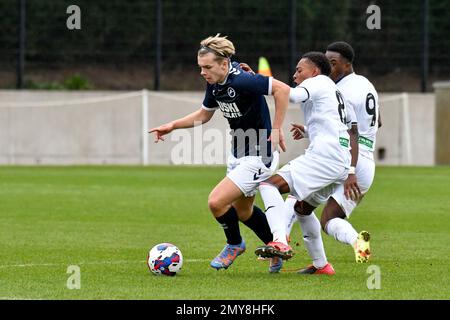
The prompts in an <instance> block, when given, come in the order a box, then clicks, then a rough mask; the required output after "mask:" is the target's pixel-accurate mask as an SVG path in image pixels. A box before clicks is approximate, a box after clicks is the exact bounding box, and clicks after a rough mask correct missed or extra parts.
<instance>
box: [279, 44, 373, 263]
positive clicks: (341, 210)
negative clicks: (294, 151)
mask: <svg viewBox="0 0 450 320" xmlns="http://www.w3.org/2000/svg"><path fill="white" fill-rule="evenodd" d="M325 55H326V56H327V58H328V59H329V61H330V63H331V66H332V70H331V74H330V78H331V79H332V80H333V81H334V82H335V83H336V85H337V87H338V88H339V90H340V91H341V92H342V94H343V96H344V99H345V103H346V105H347V106H350V107H352V108H353V110H354V112H355V115H356V119H351V121H352V122H353V123H355V122H357V123H358V133H359V137H358V143H359V156H358V161H357V165H356V168H350V172H349V177H351V176H353V175H355V174H356V178H357V182H358V185H359V187H360V191H361V194H362V196H364V194H365V193H367V191H368V190H369V188H370V186H371V185H372V182H373V178H374V175H375V162H374V156H373V151H374V149H375V142H376V133H377V131H378V128H379V127H380V126H381V121H380V118H379V106H378V94H377V91H376V90H375V88H374V86H373V85H372V83H370V81H369V80H367V79H366V78H365V77H363V76H361V75H357V74H355V73H354V71H353V65H352V63H353V59H354V50H353V48H352V47H351V46H350V45H349V44H348V43H346V42H334V43H332V44H330V45H329V46H328V47H327V51H326V53H325ZM296 128H297V129H296V131H295V132H294V139H299V138H302V137H303V136H304V135H303V134H302V132H301V131H300V130H302V129H303V126H300V125H296ZM357 198H358V200H356V199H355V197H353V196H352V195H345V194H344V186H343V185H340V186H338V187H337V188H336V190H335V192H334V193H333V195H332V196H331V197H330V199H329V200H328V201H327V204H326V206H325V208H324V210H323V212H322V216H321V219H320V222H321V225H322V228H323V230H324V231H325V233H327V234H328V235H330V236H333V237H334V238H335V239H336V240H338V241H339V242H342V243H345V244H348V245H351V246H352V247H353V249H354V252H355V260H356V262H359V263H362V262H367V261H368V260H369V258H370V244H369V240H370V234H369V233H368V232H367V231H361V232H360V233H358V232H357V231H356V230H355V229H354V228H353V226H352V225H351V224H350V223H349V222H348V221H347V220H346V218H349V217H350V215H351V213H352V211H353V210H354V209H355V207H356V206H357V205H358V203H359V201H360V200H361V198H362V197H357ZM295 202H296V200H295V199H293V198H291V197H290V198H289V199H287V200H286V203H287V206H288V207H289V208H290V210H291V215H293V216H295V210H294V205H295ZM292 221H295V220H291V223H290V224H289V226H288V233H290V229H291V228H292Z"/></svg>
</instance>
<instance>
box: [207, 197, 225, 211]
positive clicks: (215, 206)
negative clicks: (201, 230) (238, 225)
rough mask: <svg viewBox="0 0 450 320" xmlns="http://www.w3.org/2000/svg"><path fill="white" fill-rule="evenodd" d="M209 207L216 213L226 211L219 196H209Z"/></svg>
mask: <svg viewBox="0 0 450 320" xmlns="http://www.w3.org/2000/svg"><path fill="white" fill-rule="evenodd" d="M208 207H209V210H210V211H211V212H212V213H213V214H214V215H217V214H221V213H222V212H223V211H224V210H223V208H224V205H223V203H222V201H220V199H219V198H217V197H209V199H208Z"/></svg>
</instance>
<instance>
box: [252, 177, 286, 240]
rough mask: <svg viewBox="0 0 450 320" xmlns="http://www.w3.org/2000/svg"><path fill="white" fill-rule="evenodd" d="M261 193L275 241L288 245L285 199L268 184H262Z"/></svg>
mask: <svg viewBox="0 0 450 320" xmlns="http://www.w3.org/2000/svg"><path fill="white" fill-rule="evenodd" d="M259 192H260V193H261V198H262V199H263V201H264V206H265V208H266V217H267V221H268V222H269V226H270V230H271V231H272V234H273V241H278V242H282V243H284V244H288V243H287V239H286V212H285V211H286V206H285V204H284V200H283V197H282V196H281V194H280V192H279V191H278V189H277V188H276V187H274V186H273V185H270V184H267V183H262V184H261V185H260V186H259Z"/></svg>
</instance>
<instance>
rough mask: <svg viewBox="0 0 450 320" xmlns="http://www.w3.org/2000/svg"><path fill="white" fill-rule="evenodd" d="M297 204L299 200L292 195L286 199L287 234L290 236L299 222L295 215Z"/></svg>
mask: <svg viewBox="0 0 450 320" xmlns="http://www.w3.org/2000/svg"><path fill="white" fill-rule="evenodd" d="M296 202H297V199H296V198H295V197H293V196H291V195H289V196H288V197H287V198H286V201H285V202H284V203H285V207H286V211H285V212H286V234H287V235H290V234H291V232H292V227H293V226H294V224H295V223H296V222H297V215H296V214H295V210H294V205H295V203H296Z"/></svg>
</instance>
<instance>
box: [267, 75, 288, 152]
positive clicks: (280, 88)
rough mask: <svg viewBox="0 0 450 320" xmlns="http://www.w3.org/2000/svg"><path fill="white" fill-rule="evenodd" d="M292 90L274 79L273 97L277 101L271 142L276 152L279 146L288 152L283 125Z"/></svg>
mask: <svg viewBox="0 0 450 320" xmlns="http://www.w3.org/2000/svg"><path fill="white" fill-rule="evenodd" d="M290 89H291V88H290V87H289V86H288V85H287V84H285V83H283V82H281V81H279V80H276V79H272V95H273V97H274V99H275V117H274V120H273V125H272V134H271V135H270V140H271V141H272V146H273V149H274V150H276V148H277V147H278V145H279V146H280V148H281V150H283V151H286V144H285V141H284V134H283V130H282V125H283V121H284V118H285V116H286V111H287V108H288V105H289V91H290Z"/></svg>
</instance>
